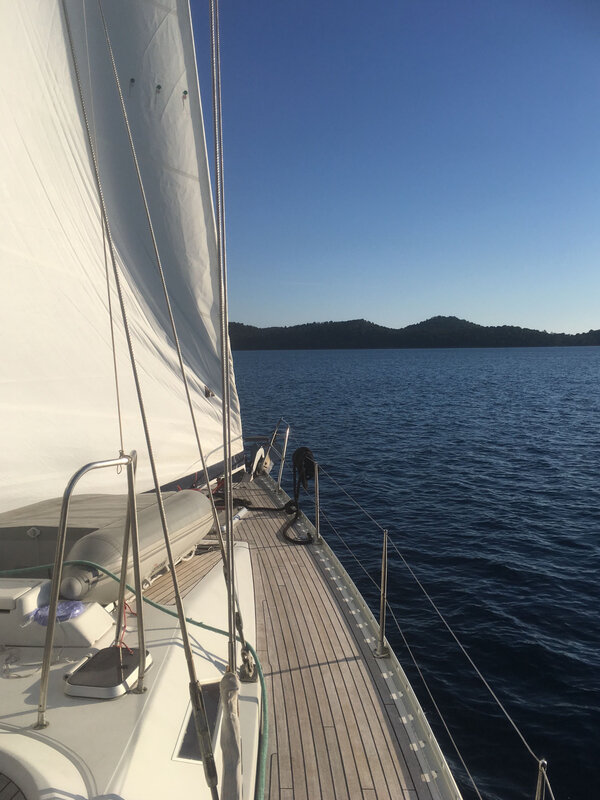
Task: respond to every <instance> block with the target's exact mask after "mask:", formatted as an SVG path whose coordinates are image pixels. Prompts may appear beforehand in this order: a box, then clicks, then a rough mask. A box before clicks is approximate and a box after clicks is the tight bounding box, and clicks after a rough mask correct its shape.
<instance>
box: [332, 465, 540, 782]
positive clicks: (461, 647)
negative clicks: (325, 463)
mask: <svg viewBox="0 0 600 800" xmlns="http://www.w3.org/2000/svg"><path fill="white" fill-rule="evenodd" d="M319 470H320V471H322V472H324V473H325V475H327V477H328V478H329V479H330V480H331V481H332V482H333V483H334V484H335V485H336V486H337V487H338V488H339V489H340V490H341V491H342V492H343V493H344V494H345V495H346V496H347V497H348V498H349V499H350V500H351V501H352V502H353V503H354V505H356V506H357V508H359V509H360V510H361V511H362V512H363V513H364V514H365V515H366V516H367V517H368V518H369V519H370V520H371V521H372V522H373V523H374V524H375V525H376V526H377V527H378V528H379V529H380V530H381V531H383V530H384V529H383V527H382V526H381V525H380V524H379V522H377V520H376V519H375V518H374V517H373V516H372V515H371V514H369V512H368V511H367V510H366V509H365V508H363V506H361V504H360V503H359V502H358V501H357V500H355V499H354V497H352V495H351V494H349V493H348V492H347V491H346V490H345V489H344V487H343V486H342V485H341V484H339V483H338V482H337V481H336V480H335V478H333V476H332V475H330V474H329V473H328V472H327V471H326V470H325V469H323V467H322V466H321V465H320V464H319ZM321 513H323V512H321ZM390 542H391V544H392V546H393V547H394V549H395V550H396V552H397V553H398V555H399V556H400V558H401V559H402V561H403V563H404V565H405V566H406V568H407V569H408V571H409V572H410V573H411V575H412V577H413V579H414V580H415V582H416V583H417V585H418V586H419V588H420V589H421V591H422V592H423V594H424V595H425V597H426V598H427V600H428V601H429V603H430V604H431V606H432V607H433V609H434V610H435V612H436V613H437V615H438V616H439V618H440V619H441V621H442V622H443V624H444V625H445V627H446V628H447V630H448V632H449V633H450V635H451V636H452V638H453V639H454V640H455V641H456V643H457V645H458V646H459V648H460V650H461V651H462V653H463V654H464V656H465V657H466V659H467V660H468V662H469V663H470V664H471V666H472V667H473V669H474V670H475V673H476V674H477V675H478V677H479V679H480V680H481V681H482V683H483V684H484V686H485V687H486V689H487V690H488V692H489V693H490V695H491V696H492V697H493V699H494V700H495V702H496V703H497V705H498V707H499V708H500V710H501V711H502V713H503V714H504V716H505V717H506V719H507V720H508V722H509V723H510V724H511V725H512V727H513V728H514V730H515V732H516V733H517V735H518V736H519V738H520V739H521V741H522V743H523V745H524V746H525V748H526V749H527V751H528V752H529V754H530V755H531V756H532V757H533V758H534V759H535V760H536V762H538V763H539V761H540V759H539V757H538V756H537V755H536V754H535V752H534V751H533V749H532V748H531V746H530V745H529V743H528V742H527V740H526V739H525V736H524V735H523V733H522V732H521V731H520V729H519V728H518V726H517V724H516V722H515V721H514V720H513V718H512V717H511V715H510V714H509V712H508V711H507V709H506V708H505V707H504V705H503V704H502V702H501V701H500V699H499V697H498V695H497V694H496V693H495V692H494V690H493V689H492V687H491V686H490V684H489V683H488V682H487V680H486V679H485V678H484V676H483V674H482V673H481V671H480V670H479V668H478V667H477V665H476V664H475V662H474V661H473V659H472V658H471V656H470V655H469V654H468V653H467V651H466V649H465V648H464V646H463V645H462V643H461V642H460V640H459V639H458V637H457V636H456V634H455V633H454V631H453V630H452V628H451V627H450V625H449V624H448V622H447V621H446V619H445V617H444V616H443V614H442V612H441V611H440V610H439V608H438V607H437V606H436V604H435V602H434V600H433V599H432V598H431V596H430V595H429V594H428V592H427V591H426V589H425V587H424V586H423V584H422V583H421V581H420V580H419V579H418V578H417V576H416V574H415V573H414V571H413V569H412V568H411V566H410V565H409V563H408V562H407V561H406V559H405V557H404V556H403V555H402V553H401V552H400V550H399V549H398V547H397V545H396V543H395V542H394V541H393V539H392V538H391V537H390ZM550 792H552V790H551V789H550Z"/></svg>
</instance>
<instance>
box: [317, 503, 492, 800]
mask: <svg viewBox="0 0 600 800" xmlns="http://www.w3.org/2000/svg"><path fill="white" fill-rule="evenodd" d="M321 514H322V515H323V517H324V518H325V520H326V521H327V523H328V524H329V527H330V528H331V530H332V531H333V532H334V533H335V535H336V536H337V538H338V539H339V540H340V542H341V543H342V544H343V545H344V547H345V548H346V550H347V551H348V552H349V553H350V555H351V556H352V558H353V559H354V560H355V561H356V563H357V564H358V566H359V567H360V568H361V570H362V571H363V572H364V574H365V575H366V576H367V578H368V579H369V580H370V581H371V583H372V584H373V585H374V586H375V587H376V588H377V590H379V584H378V583H377V581H376V580H375V579H374V578H373V576H372V575H371V573H370V572H369V571H368V570H367V568H366V567H365V566H364V564H363V563H362V561H361V560H360V559H359V558H358V556H356V555H355V553H353V552H352V550H351V549H350V547H349V545H348V544H347V543H346V542H345V541H344V539H343V538H342V536H341V534H340V533H339V532H338V530H337V529H336V527H335V526H334V525H333V523H332V522H331V520H330V519H329V517H328V516H327V514H325V512H324V511H322V510H321ZM386 607H387V608H388V610H389V612H390V614H391V615H392V618H393V620H394V622H395V624H396V628H397V629H398V632H399V634H400V636H401V637H402V641H403V642H404V644H405V646H406V649H407V650H408V653H409V655H410V657H411V659H412V662H413V664H414V665H415V668H416V670H417V672H418V673H419V677H420V678H421V681H422V682H423V685H424V686H425V689H426V691H427V694H428V695H429V698H430V699H431V702H432V703H433V706H434V708H435V710H436V712H437V715H438V716H439V718H440V720H441V722H442V725H443V726H444V729H445V730H446V733H447V734H448V737H449V739H450V741H451V743H452V746H453V747H454V750H455V752H456V755H457V756H458V758H459V760H460V763H461V764H462V765H463V768H464V770H465V772H466V773H467V775H468V776H469V780H470V781H471V784H472V786H473V789H474V790H475V793H476V794H477V797H478V798H479V800H483V798H482V797H481V794H480V792H479V789H478V787H477V784H476V783H475V779H474V778H473V776H472V775H471V772H470V770H469V768H468V767H467V764H466V762H465V760H464V758H463V755H462V753H461V752H460V750H459V747H458V745H457V743H456V741H455V740H454V737H453V736H452V733H451V732H450V728H449V727H448V724H447V723H446V720H445V719H444V716H443V714H442V712H441V709H440V707H439V706H438V704H437V703H436V702H435V699H434V697H433V694H432V693H431V689H430V688H429V685H428V684H427V681H426V679H425V676H424V674H423V672H422V671H421V668H420V667H419V664H418V663H417V660H416V658H415V656H414V654H413V651H412V649H411V647H410V645H409V644H408V642H407V640H406V637H405V635H404V632H403V630H402V628H401V627H400V623H399V622H398V619H397V617H396V615H395V614H394V610H393V609H392V607H391V605H390V604H389V602H387V601H386Z"/></svg>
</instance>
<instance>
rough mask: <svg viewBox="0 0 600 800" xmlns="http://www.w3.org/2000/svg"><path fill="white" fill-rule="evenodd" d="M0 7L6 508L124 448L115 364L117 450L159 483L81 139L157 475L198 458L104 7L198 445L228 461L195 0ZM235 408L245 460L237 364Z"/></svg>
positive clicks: (164, 478)
mask: <svg viewBox="0 0 600 800" xmlns="http://www.w3.org/2000/svg"><path fill="white" fill-rule="evenodd" d="M1 7H2V26H1V29H0V47H1V48H2V52H3V57H4V60H5V70H6V72H5V79H4V80H3V81H2V84H1V85H0V98H1V104H2V108H3V109H4V110H5V111H4V113H3V119H2V122H1V123H0V131H1V133H0V158H1V160H2V165H3V167H2V178H1V180H0V218H1V219H2V231H1V233H0V263H1V264H2V273H3V291H2V293H1V295H0V319H1V327H2V342H3V349H4V358H3V362H4V366H3V370H2V393H1V397H0V414H1V415H2V419H3V426H2V427H3V435H2V447H1V454H0V481H1V482H2V487H3V491H2V497H1V500H0V511H5V510H8V509H11V508H15V507H18V506H22V505H25V504H28V503H32V502H35V501H37V500H41V499H45V498H49V497H56V496H59V495H60V494H62V491H63V490H64V487H65V485H66V483H67V481H68V480H69V478H70V476H71V475H72V474H73V472H75V471H76V470H77V469H78V468H79V467H81V466H82V465H83V464H85V463H88V462H89V461H94V460H97V459H102V458H109V457H113V456H114V455H115V454H117V453H118V451H119V449H120V447H121V444H120V434H119V424H118V414H117V400H116V390H115V367H114V363H115V362H116V371H117V374H118V384H119V394H120V405H121V415H122V420H123V447H124V449H125V450H126V451H130V450H132V449H136V450H137V451H138V453H139V467H138V488H139V489H140V490H144V489H150V488H152V480H151V474H150V470H149V464H148V454H147V449H146V445H145V440H144V435H143V431H142V426H141V422H140V415H139V408H138V399H137V396H136V392H135V386H134V382H133V379H132V374H131V367H130V363H129V356H128V353H127V347H126V340H125V334H124V324H123V319H122V317H121V313H120V309H119V303H118V299H117V296H116V290H115V280H114V275H113V274H112V264H111V258H110V252H109V248H108V241H107V236H106V233H105V230H104V226H103V222H102V213H101V204H100V200H99V193H98V188H97V184H96V178H95V172H94V164H93V158H92V155H91V149H90V142H89V141H88V138H91V140H92V146H93V149H94V151H95V153H96V157H97V164H98V170H99V176H100V186H101V190H102V193H103V196H104V201H105V206H106V210H107V217H108V225H109V228H110V232H111V238H112V241H113V244H114V253H115V255H116V260H117V266H118V270H119V274H120V276H121V282H122V286H123V294H124V301H125V307H126V312H127V319H128V323H129V326H130V329H131V334H132V341H133V349H134V353H135V359H136V363H137V367H138V373H139V376H140V383H141V388H142V393H143V399H144V403H145V407H146V411H147V416H148V420H149V428H150V434H151V437H152V444H153V449H154V452H155V455H156V461H157V464H158V474H159V479H160V482H161V483H162V484H166V483H168V482H171V481H174V480H177V479H178V478H181V477H182V476H184V475H190V474H193V473H194V472H196V471H200V469H201V465H200V460H199V453H198V448H197V444H196V440H195V437H194V434H193V428H192V424H191V419H190V413H189V410H188V406H187V401H186V397H185V391H184V386H183V381H182V376H181V371H180V368H179V363H178V358H177V353H176V349H175V343H174V337H173V333H172V330H171V326H170V322H169V317H168V313H167V306H166V303H165V299H164V295H163V289H162V284H161V280H160V276H159V272H158V269H157V264H156V257H155V253H154V248H153V243H152V238H151V236H150V232H149V226H148V221H147V218H146V211H145V208H144V204H143V202H142V194H141V191H140V186H139V182H138V177H137V174H136V170H135V168H134V160H133V158H132V153H131V148H130V143H129V139H128V135H127V129H126V126H125V122H124V117H123V113H122V109H121V103H120V99H119V92H118V89H117V83H116V81H115V78H114V75H113V65H112V63H111V57H110V50H109V47H108V43H107V38H106V36H105V31H104V27H103V21H102V12H103V14H104V17H105V20H106V25H107V30H108V37H109V40H110V45H111V47H112V51H113V53H114V62H115V67H116V71H117V73H118V76H119V83H120V87H121V91H122V96H123V99H124V102H125V106H126V110H127V118H128V121H129V126H130V129H131V134H132V139H133V143H134V147H135V152H136V155H137V159H138V162H139V166H140V172H141V179H142V184H143V189H144V192H145V195H146V198H147V204H148V209H149V213H150V217H151V221H152V225H153V228H154V232H155V237H156V242H157V245H158V252H159V254H160V259H161V262H162V267H163V270H164V274H165V280H166V285H167V288H168V291H169V295H170V300H171V304H172V309H173V315H174V318H175V322H176V326H177V332H178V335H179V339H180V342H181V348H182V354H183V361H184V364H185V368H186V373H187V378H188V382H189V388H190V392H191V397H192V402H193V405H194V408H195V413H196V417H197V420H198V427H199V429H200V436H201V440H202V446H203V450H204V454H205V456H206V460H207V462H208V464H209V465H214V464H218V463H220V462H222V461H223V448H222V404H221V399H220V395H221V378H220V344H219V339H218V332H219V308H218V296H219V291H218V290H219V277H218V274H217V258H216V237H215V226H214V216H213V207H212V196H211V188H210V178H209V172H208V165H207V157H206V143H205V139H204V132H203V131H204V129H203V121H202V110H201V105H200V95H199V90H198V79H197V72H196V64H195V54H194V44H193V37H192V31H191V24H190V15H189V7H188V3H187V0H185V1H184V0H167V1H166V2H165V0H163V2H161V3H160V4H155V3H148V2H141V1H138V0H128V2H126V3H123V2H120V0H101V3H99V2H85V0H66V2H64V3H62V2H58V1H56V2H55V1H54V0H38V1H37V2H35V1H34V0H28V2H14V0H2V3H1ZM69 29H70V33H71V37H70V36H69ZM6 76H8V77H6ZM80 93H81V94H82V95H83V103H82V102H81V99H80ZM7 109H10V113H9V112H7ZM84 112H85V115H84ZM86 117H87V129H89V134H90V135H89V137H88V133H87V130H86ZM110 309H112V318H113V326H112V328H113V334H111V323H110V313H109V312H110ZM113 335H114V341H115V350H114V353H115V355H114V356H113V346H112V338H113ZM231 402H232V428H233V430H232V441H233V445H232V453H233V454H239V453H240V452H241V450H242V438H241V422H240V415H239V406H238V400H237V394H236V391H235V385H234V384H233V373H232V391H231ZM115 488H116V484H115V476H114V475H113V476H110V478H107V476H105V475H102V474H101V473H92V475H91V476H90V477H87V478H86V479H85V489H83V486H82V490H85V491H86V492H90V491H101V490H103V489H106V490H109V489H110V490H111V491H115Z"/></svg>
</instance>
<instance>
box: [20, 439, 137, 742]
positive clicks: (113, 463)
mask: <svg viewBox="0 0 600 800" xmlns="http://www.w3.org/2000/svg"><path fill="white" fill-rule="evenodd" d="M136 465H137V454H136V452H135V451H132V452H131V453H130V454H129V455H125V454H124V453H121V454H120V455H119V457H118V458H110V459H107V460H105V461H92V462H91V463H90V464H86V465H85V466H84V467H81V469H80V470H78V471H77V472H76V473H75V474H74V475H73V477H72V478H71V480H70V481H69V483H68V484H67V487H66V489H65V491H64V494H63V500H62V505H61V510H60V522H59V525H58V534H57V539H56V553H55V556H54V568H53V570H52V584H51V590H50V604H49V608H48V627H47V628H46V640H45V643H44V656H43V660H42V674H41V678H40V699H39V703H38V718H37V724H36V725H35V727H36V728H38V729H39V728H45V727H47V725H48V721H47V719H46V708H47V702H48V682H49V679H50V664H51V661H52V648H53V645H54V633H55V630H56V615H57V610H58V598H59V594H60V584H61V580H62V570H63V563H64V558H65V544H66V540H67V523H68V519H69V506H70V503H71V497H72V495H73V491H74V490H75V486H76V485H77V484H78V483H79V481H80V479H81V478H82V477H83V476H84V475H86V474H87V473H88V472H91V471H92V470H95V469H104V468H107V467H126V468H127V494H128V506H127V524H126V528H125V540H127V539H128V536H129V533H130V531H131V537H132V550H133V556H134V558H133V561H134V575H135V588H136V602H137V609H138V615H139V614H140V613H141V612H142V605H143V603H142V584H141V577H140V564H139V539H138V529H137V514H136V504H135V469H136ZM126 572H127V570H126V564H125V566H124V572H123V574H124V575H126ZM123 580H124V579H123ZM143 629H144V625H143V620H142V619H140V618H139V617H138V641H139V658H140V663H139V679H138V688H139V687H140V686H141V685H142V684H141V681H142V680H143V675H144V669H145V657H146V649H145V643H144V630H143Z"/></svg>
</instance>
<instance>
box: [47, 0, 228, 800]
mask: <svg viewBox="0 0 600 800" xmlns="http://www.w3.org/2000/svg"><path fill="white" fill-rule="evenodd" d="M63 3H64V0H63ZM98 9H99V11H100V17H101V20H102V26H103V29H104V36H105V39H106V45H107V49H108V53H109V56H110V61H111V66H112V70H113V76H114V78H115V82H116V84H117V88H118V90H119V98H120V101H121V107H122V110H123V113H124V114H125V116H126V112H125V106H124V101H123V95H122V93H121V90H120V83H119V76H118V74H117V65H116V62H115V58H114V53H113V50H112V46H111V43H110V37H109V35H108V27H107V24H106V18H105V16H104V11H103V8H102V0H98ZM82 103H83V96H82ZM127 132H128V135H129V137H130V139H131V131H130V130H129V129H128V131H127ZM130 144H132V142H131V140H130ZM95 167H96V169H97V165H96V164H95ZM98 184H100V179H99V174H98ZM103 208H104V217H105V221H106V226H107V231H109V230H110V228H109V225H108V217H107V214H106V209H105V207H104V202H103ZM109 241H111V242H112V239H109ZM111 254H112V257H113V268H114V272H115V281H116V285H117V291H118V296H119V303H120V306H121V313H122V315H123V321H124V325H125V333H126V337H127V346H128V349H129V356H130V360H131V367H132V372H133V377H134V381H135V386H136V392H137V397H138V404H139V408H140V416H141V418H142V425H143V428H144V434H145V438H146V445H147V447H148V456H149V460H150V467H151V470H152V477H153V481H154V488H155V491H156V496H157V502H158V510H159V514H160V520H161V524H162V530H163V537H164V543H165V550H166V553H167V559H168V562H169V568H170V571H171V579H172V582H173V591H174V595H175V605H176V606H177V614H178V618H179V626H180V630H181V639H182V644H183V650H184V653H185V659H186V662H187V668H188V675H189V681H190V694H191V697H192V705H193V709H194V718H195V722H196V730H197V733H198V739H199V744H200V748H201V750H202V751H204V747H203V742H202V739H203V735H202V732H201V731H202V730H203V729H204V728H205V727H206V726H205V721H206V710H205V708H204V700H203V697H202V691H201V688H200V684H199V682H198V678H197V675H196V667H195V664H194V658H193V653H192V647H191V644H190V638H189V632H188V628H187V623H186V616H185V610H184V607H183V600H182V597H181V592H180V589H179V581H178V579H177V575H176V572H175V560H174V557H173V551H172V549H171V542H170V538H169V529H168V525H167V517H166V512H165V507H164V501H163V496H162V493H161V490H160V482H159V480H158V473H157V470H156V460H155V458H154V452H153V449H152V442H151V439H150V430H149V426H148V420H147V416H146V410H145V406H144V401H143V396H142V390H141V385H140V381H139V375H138V370H137V364H136V362H135V357H134V351H133V341H132V337H131V331H130V329H129V324H128V322H127V315H126V310H125V303H124V299H123V292H122V289H121V283H120V277H119V273H118V269H117V267H116V261H115V258H114V249H113V248H112V247H111ZM207 744H208V750H207V751H206V752H203V756H204V758H203V763H204V772H205V776H206V781H207V784H208V786H209V787H210V789H211V793H212V794H213V797H217V796H218V795H217V788H216V784H217V774H216V768H215V765H214V757H213V754H212V746H211V745H210V742H207Z"/></svg>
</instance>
